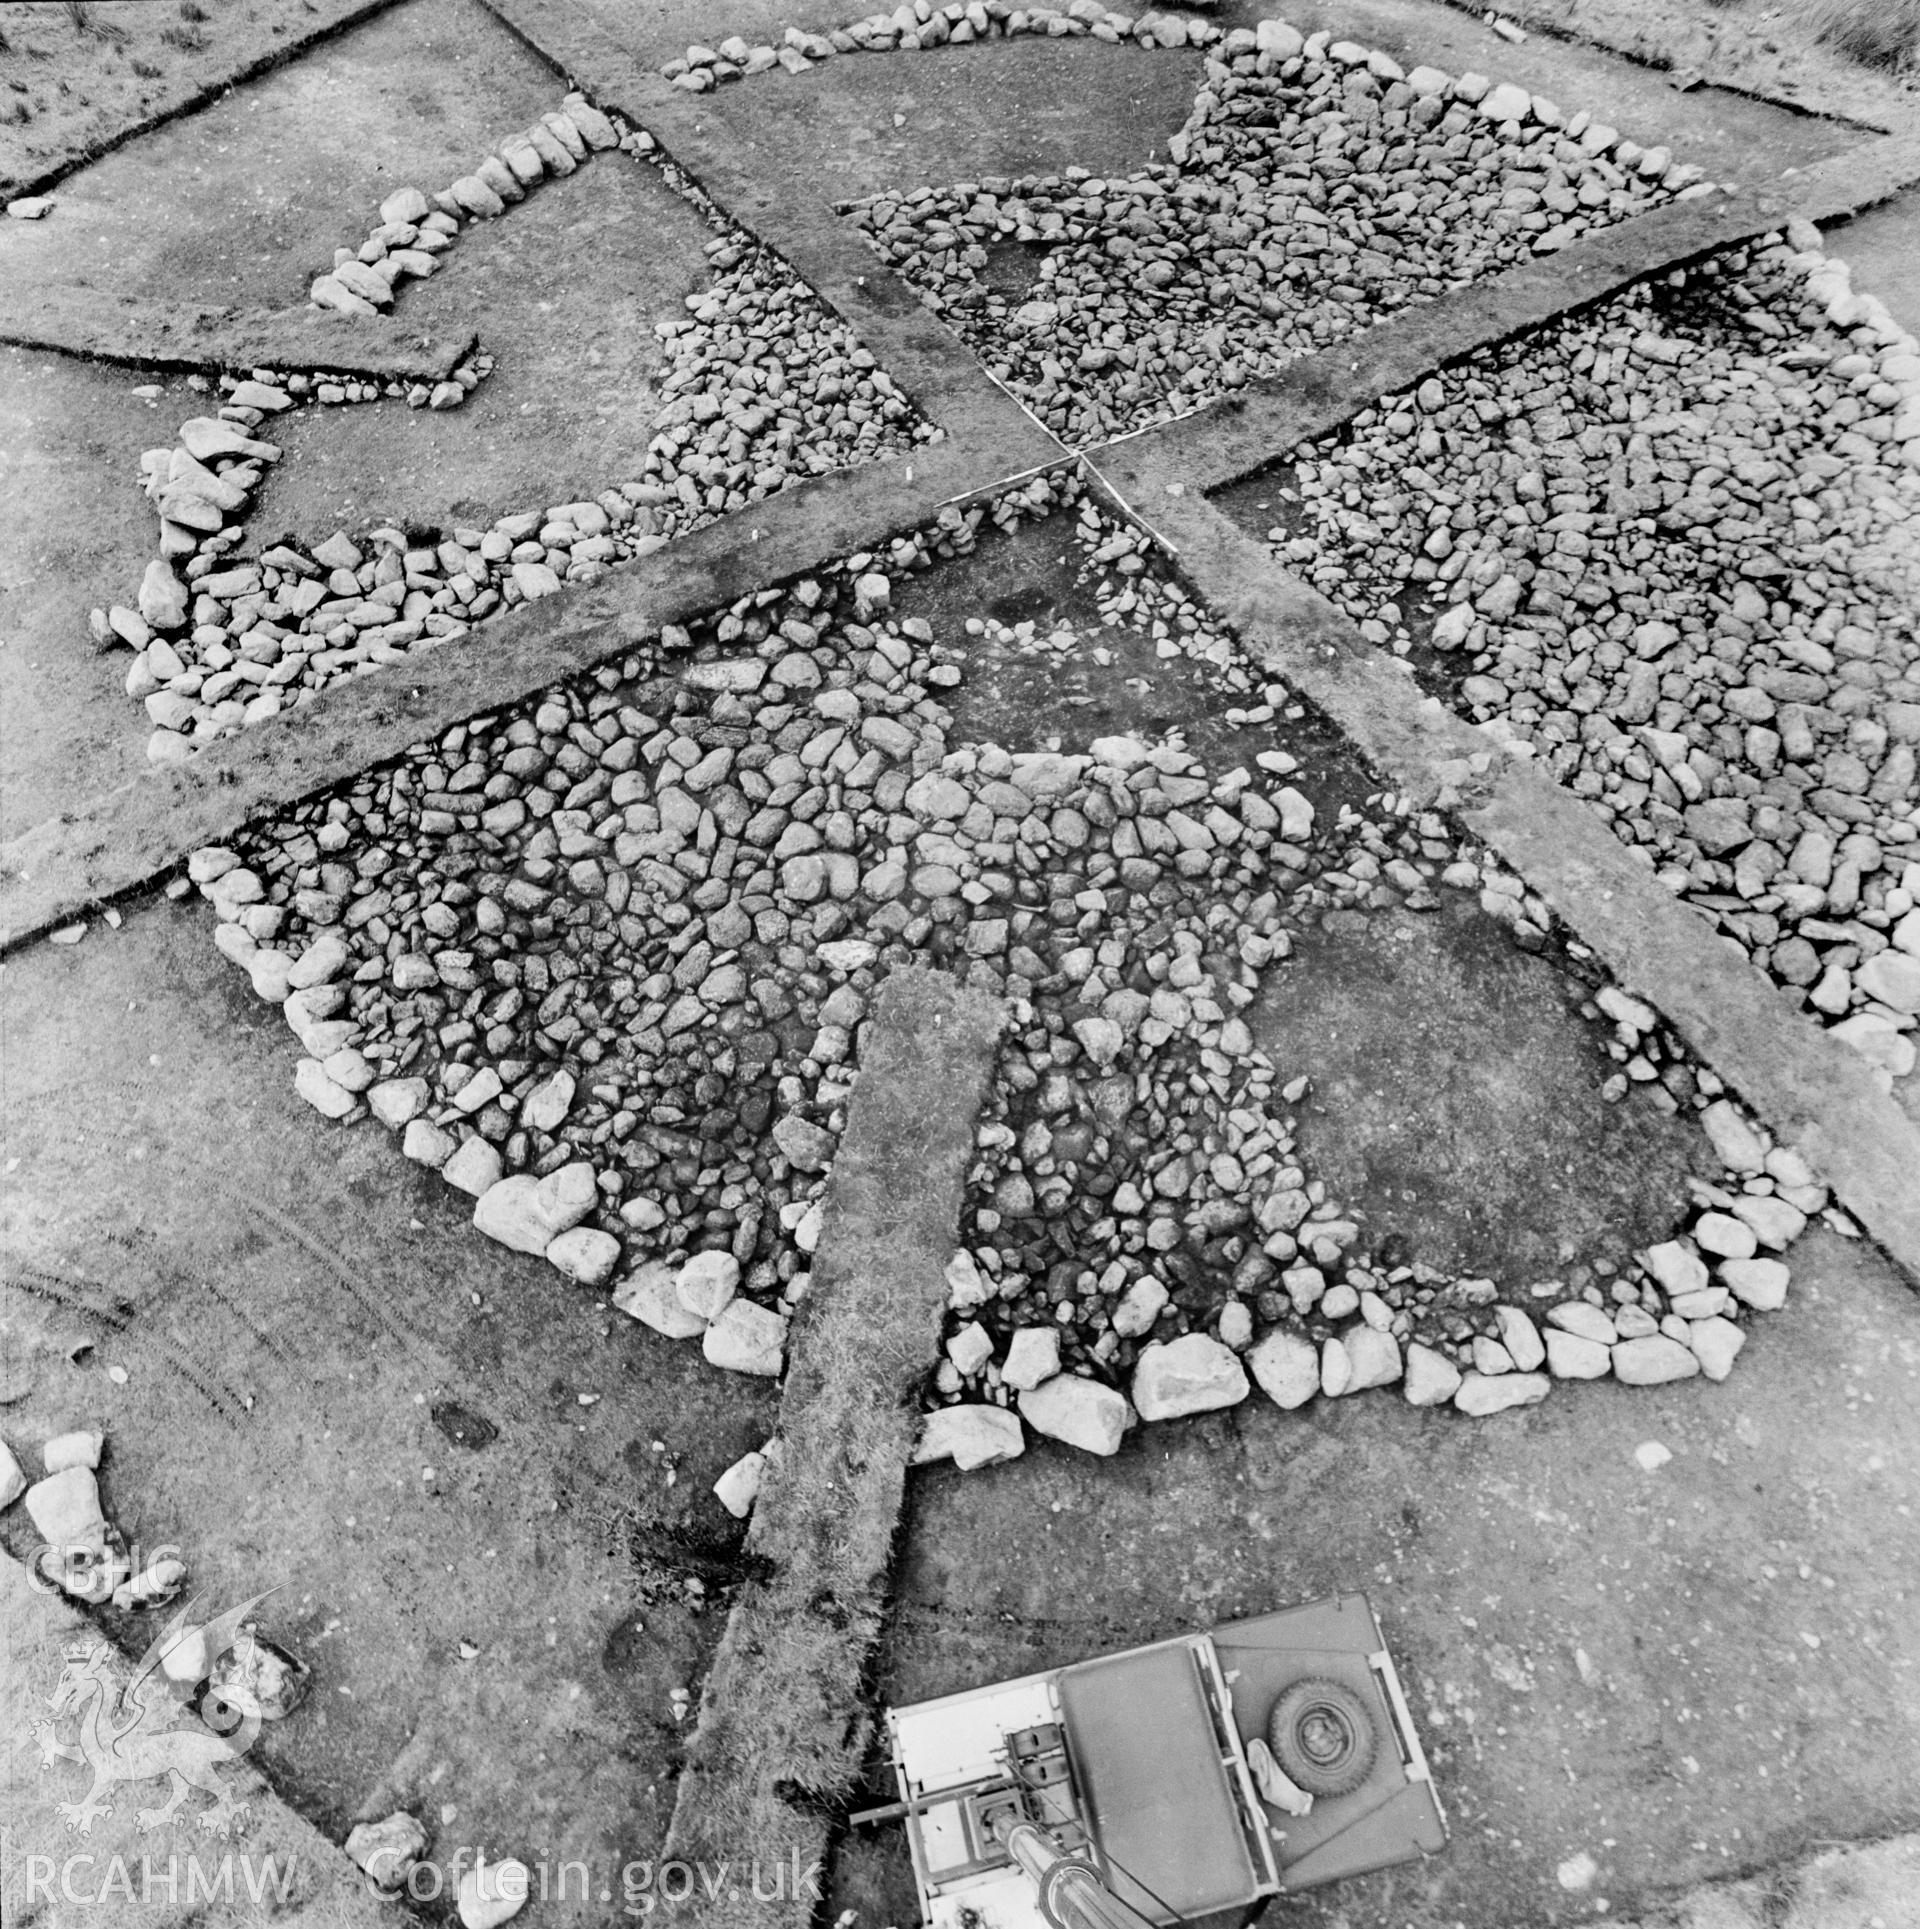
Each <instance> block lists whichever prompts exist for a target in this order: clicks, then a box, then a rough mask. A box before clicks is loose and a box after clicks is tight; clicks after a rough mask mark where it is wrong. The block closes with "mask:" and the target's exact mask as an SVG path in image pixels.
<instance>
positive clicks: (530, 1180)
mask: <svg viewBox="0 0 1920 1929" xmlns="http://www.w3.org/2000/svg"><path fill="white" fill-rule="evenodd" d="M599 1196H600V1194H599V1188H598V1186H597V1185H596V1183H595V1180H594V1171H593V1167H592V1166H591V1165H589V1164H588V1163H587V1162H586V1161H585V1160H584V1159H578V1160H575V1161H574V1163H573V1164H571V1165H563V1166H562V1167H561V1168H560V1169H559V1170H558V1171H557V1172H550V1173H548V1174H547V1176H546V1177H545V1178H544V1179H536V1178H535V1177H534V1176H533V1175H532V1174H531V1173H530V1172H516V1173H514V1174H513V1175H512V1176H511V1177H510V1178H505V1179H502V1180H500V1182H499V1183H498V1184H497V1185H491V1186H489V1187H488V1188H487V1189H486V1191H485V1192H483V1193H482V1194H481V1195H480V1199H479V1202H478V1204H476V1205H475V1207H474V1209H473V1223H474V1224H475V1225H476V1226H477V1227H479V1229H480V1230H481V1231H482V1232H483V1233H485V1234H486V1235H487V1237H488V1238H489V1239H497V1240H498V1241H499V1242H500V1244H501V1245H503V1246H511V1247H512V1248H513V1250H514V1251H515V1252H522V1253H533V1254H534V1255H536V1256H539V1255H542V1254H544V1253H545V1252H546V1250H547V1248H548V1247H549V1246H551V1245H552V1244H553V1242H554V1241H555V1240H556V1239H558V1238H559V1236H560V1235H561V1234H562V1233H563V1232H571V1231H572V1230H573V1228H574V1227H575V1226H577V1225H578V1224H579V1223H580V1222H581V1220H583V1219H584V1218H585V1217H586V1216H587V1214H588V1213H590V1212H591V1211H592V1210H593V1207H594V1202H595V1200H597V1199H598V1198H599Z"/></svg>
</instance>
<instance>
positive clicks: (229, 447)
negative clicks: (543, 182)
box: [93, 97, 939, 763]
mask: <svg viewBox="0 0 1920 1929" xmlns="http://www.w3.org/2000/svg"><path fill="white" fill-rule="evenodd" d="M569 98H570V99H571V98H573V97H569ZM575 111H576V112H578V111H579V109H578V107H577V106H576V109H575ZM623 139H624V144H625V145H627V146H628V148H629V150H630V152H631V153H632V154H633V155H634V157H635V158H636V160H638V159H640V158H641V157H642V156H651V157H652V158H650V159H647V160H646V162H645V164H647V165H654V166H658V167H660V169H661V171H662V172H663V173H664V174H665V175H666V176H667V178H668V179H669V181H670V182H671V184H672V185H673V186H674V187H675V188H676V190H677V191H678V192H680V193H682V194H684V195H686V196H687V197H688V198H690V199H692V200H693V201H694V202H695V203H696V205H698V206H699V207H700V208H701V209H702V211H703V213H704V214H705V216H706V218H707V220H708V222H709V225H711V226H712V227H714V228H715V229H716V230H717V233H716V235H715V238H714V239H713V240H712V241H711V242H709V243H708V245H707V255H708V258H709V260H710V261H711V262H712V264H713V269H714V273H715V280H714V283H713V285H712V286H711V287H709V288H707V289H706V290H704V291H702V292H700V293H698V294H695V295H690V296H688V297H687V302H686V307H687V314H686V315H685V316H684V317H675V318H673V319H670V320H668V321H665V322H662V323H659V324H657V332H658V333H659V335H660V337H661V340H662V345H663V350H664V354H665V357H666V372H665V374H664V376H663V378H662V381H661V385H660V386H661V396H662V400H661V408H660V412H659V415H658V417H657V418H656V421H655V425H654V426H655V434H654V438H653V440H652V443H651V444H650V446H649V448H648V451H647V455H646V457H645V460H644V462H643V463H642V465H641V472H640V474H639V475H638V476H636V477H633V478H631V479H628V480H625V481H622V482H621V483H619V484H618V486H616V487H609V488H607V489H605V490H603V491H601V493H600V494H599V495H598V496H596V497H594V498H592V499H591V500H585V501H577V502H565V503H557V504H553V505H550V506H549V507H548V508H546V509H544V510H528V511H522V512H517V513H515V514H512V515H508V516H505V517H502V518H501V519H500V520H499V521H498V522H497V523H495V524H494V525H493V527H492V528H490V529H484V530H483V529H475V528H465V527H460V528H455V529H453V530H451V531H447V532H444V534H443V535H441V536H440V538H439V539H438V540H429V539H428V538H427V537H426V536H424V535H423V534H422V533H421V532H419V531H409V530H403V529H399V528H394V527H390V526H389V527H381V528H376V529H373V530H371V531H362V532H359V533H358V534H357V536H349V535H348V534H347V532H345V531H344V530H342V531H336V532H335V533H334V534H333V535H331V536H329V537H327V538H326V539H325V540H324V541H320V542H314V543H311V544H309V545H307V546H305V547H302V546H296V545H294V544H291V543H279V544H275V545H273V546H272V547H270V548H268V549H266V550H264V551H262V552H261V553H260V554H259V555H257V556H255V557H252V558H247V557H244V556H243V555H242V554H241V553H240V550H241V545H242V543H243V541H244V536H245V529H244V522H245V517H246V514H247V512H248V508H249V506H250V502H251V497H252V493H253V491H254V489H255V487H256V486H257V484H258V482H259V479H260V475H261V473H262V469H263V466H264V465H265V464H267V463H271V462H274V461H278V460H279V459H280V457H281V454H282V444H280V443H279V442H266V441H261V440H258V439H256V437H255V436H254V434H253V433H252V432H253V431H254V430H256V429H258V428H259V427H260V426H261V425H262V424H263V423H266V422H268V421H273V422H275V423H279V424H284V428H277V429H276V433H284V432H285V431H286V430H292V431H294V432H295V433H296V434H297V430H298V425H299V422H300V408H301V404H303V403H306V404H308V405H311V404H314V403H321V404H324V403H329V402H332V401H337V400H344V399H349V398H348V396H347V393H346V391H345V390H343V389H342V388H341V385H340V384H337V383H333V382H329V381H323V380H319V379H317V378H307V377H304V376H298V375H296V376H289V377H281V376H277V375H275V374H274V372H273V371H271V370H265V369H256V370H254V371H252V373H251V374H250V375H249V376H247V377H245V378H238V377H227V378H223V381H222V384H221V387H222V392H223V394H224V396H225V400H224V401H223V402H222V404H221V406H220V408H219V411H218V415H217V416H213V417H197V418H195V419H194V420H193V421H190V422H188V423H187V424H185V425H184V426H183V428H182V430H181V444H180V446H178V447H176V448H174V449H171V450H165V449H157V450H150V451H149V452H148V453H147V454H146V455H145V456H144V457H143V458H142V470H143V474H144V476H145V478H146V488H147V493H148V495H149V497H150V498H151V499H152V500H153V501H154V502H155V505H156V507H157V508H158V510H159V513H160V518H161V523H160V548H161V555H160V556H159V558H157V559H156V560H155V561H154V562H153V563H152V564H150V565H149V567H148V570H147V573H146V576H145V578H144V579H143V581H142V584H141V589H140V594H139V597H138V599H137V600H138V603H139V608H138V609H137V610H136V609H131V608H125V607H121V606H115V607H114V608H113V609H111V610H104V611H95V612H94V617H93V629H94V635H95V638H96V640H97V641H99V642H100V643H101V644H102V645H103V646H115V645H122V644H124V645H125V646H127V647H129V648H131V649H132V650H134V651H135V653H136V654H135V658H134V661H133V663H132V664H131V665H130V667H129V669H128V672H127V692H128V694H129V695H130V696H133V697H135V698H137V699H138V700H140V701H141V702H143V703H144V705H145V707H146V709H147V713H148V716H149V717H150V719H151V720H152V723H153V725H154V729H153V733H152V735H151V737H150V738H149V740H148V746H147V754H148V756H149V758H150V759H151V760H153V761H154V762H156V763H176V762H181V761H184V760H186V759H187V758H189V757H191V756H192V755H193V753H194V752H195V750H197V749H198V748H199V747H201V746H202V745H204V744H206V743H210V742H213V741H216V740H217V739H219V738H221V737H223V736H228V735H232V734H234V733H236V732H238V731H239V730H242V729H244V728H246V727H247V726H248V725H250V724H254V723H259V722H263V721H265V720H266V719H267V718H269V717H272V716H275V715H277V714H278V713H279V712H280V711H281V710H282V709H285V708H287V707H289V706H294V705H301V704H305V703H307V702H310V701H311V700H312V698H313V697H314V696H315V695H317V694H318V693H319V692H320V691H321V690H323V689H324V688H326V687H327V685H329V684H330V683H333V682H336V681H338V680H339V679H340V678H342V677H347V676H359V675H365V674H367V673H369V672H371V671H373V670H377V669H379V668H382V667H385V666H391V665H393V664H396V663H400V662H403V661H405V659H406V657H407V656H408V654H409V653H411V652H412V651H414V650H419V649H432V648H436V647H438V646H439V645H441V644H444V643H447V642H449V641H452V640H454V639H456V638H459V637H463V636H466V635H468V634H470V633H471V632H472V630H473V629H474V627H475V625H476V624H478V623H480V622H482V621H484V619H485V618H486V617H488V616H489V615H492V614H493V613H495V612H496V611H498V610H501V609H507V608H512V607H513V606H515V605H516V604H518V603H522V602H528V601H534V600H537V599H538V598H540V597H542V596H549V595H552V594H554V593H555V592H556V591H558V590H559V589H561V588H562V587H563V586H564V585H566V584H569V583H590V582H593V581H595V580H596V579H597V578H598V577H600V576H601V575H603V574H604V573H605V572H606V570H608V569H609V568H612V567H615V566H617V565H618V564H620V563H622V562H625V561H627V560H629V559H631V558H634V557H638V556H646V555H649V554H651V553H652V552H653V551H655V550H657V549H659V548H661V547H662V546H664V545H665V544H666V543H667V542H669V541H671V540H672V539H673V537H675V536H677V535H681V534H684V533H685V532H686V531H687V530H689V529H693V528H697V527H699V526H701V525H702V524H704V523H706V522H710V521H712V520H714V519H715V518H716V517H719V516H722V515H725V514H727V513H729V512H730V511H732V510H735V509H738V508H743V507H745V506H746V505H748V504H750V503H753V502H759V501H763V500H765V498H766V497H767V496H769V495H772V494H774V493H775V492H777V491H778V490H780V489H782V488H784V487H786V486H787V484H788V483H789V482H791V481H793V480H796V479H799V478H804V477H806V476H813V475H824V474H826V473H828V472H829V471H831V470H834V469H839V468H844V467H848V466H850V465H852V464H855V463H859V462H866V461H873V460H883V461H884V460H887V459H890V458H891V457H892V456H894V455H895V454H898V453H900V452H902V451H903V450H905V449H908V448H910V447H912V446H913V444H915V443H916V442H921V441H930V440H935V439H938V435H939V431H938V430H936V429H934V428H933V427H931V425H929V424H927V423H926V422H924V421H923V420H921V419H920V418H919V417H918V416H917V415H916V413H915V412H914V410H913V408H912V406H911V404H910V403H909V402H908V401H907V399H906V397H905V396H904V395H903V394H902V393H901V392H900V390H899V389H897V388H896V387H895V386H894V384H893V383H892V381H891V380H890V379H889V377H888V376H887V374H886V372H885V371H884V370H883V369H881V368H880V367H878V365H877V364H876V363H875V361H874V358H873V356H872V355H871V354H870V353H869V352H868V351H867V350H866V349H864V348H862V347H861V346H860V345H859V343H858V342H857V341H856V340H855V339H854V338H853V336H852V334H851V333H850V331H849V330H848V329H847V328H846V327H845V326H844V324H842V323H840V322H839V321H838V320H836V319H834V318H833V317H831V316H830V315H828V314H827V313H826V312H825V311H824V310H823V309H822V308H821V307H820V305H819V303H818V302H817V300H816V299H815V297H814V296H813V295H812V293H811V291H810V290H809V289H807V288H806V287H805V285H804V284H803V283H801V282H800V281H799V280H798V279H797V278H796V277H795V276H794V275H793V273H792V271H791V270H790V269H789V268H787V266H786V264H785V263H784V262H783V261H781V260H780V258H779V257H778V255H776V254H775V253H773V252H772V251H771V250H770V249H767V248H764V247H761V246H760V245H759V244H757V243H755V242H753V241H752V240H751V239H750V238H749V237H748V236H747V235H745V233H744V232H743V231H742V230H740V229H738V228H736V227H734V226H733V225H732V224H731V223H729V222H727V221H726V220H725V219H724V218H723V217H722V216H720V214H719V213H718V211H717V210H716V209H715V208H714V207H713V204H712V203H711V201H710V200H708V198H707V197H706V196H705V195H704V194H702V193H701V192H700V191H699V189H698V188H697V187H695V186H694V185H693V184H692V183H691V182H690V181H689V180H688V178H687V177H686V176H685V175H684V174H683V173H682V172H681V171H680V170H679V169H677V168H675V167H674V166H673V165H672V163H670V162H667V161H664V160H663V159H661V158H659V157H658V156H657V155H655V154H654V150H653V143H652V141H651V138H650V137H649V136H646V135H642V134H630V135H627V136H625V137H623ZM507 145H508V146H509V147H511V145H512V144H511V143H508V144H507ZM408 195H412V196H415V197H416V198H420V197H418V195H417V190H412V189H406V190H402V191H400V193H398V194H396V195H394V196H390V197H389V206H390V207H393V208H395V209H398V208H399V207H400V206H401V205H402V203H403V200H404V198H405V197H406V196H408ZM405 204H406V205H407V206H409V207H410V206H411V205H412V204H411V202H406V203H405ZM373 245H375V244H374V243H372V242H370V243H369V244H368V246H369V247H372V246H373ZM492 368H493V358H492V357H491V356H485V355H482V356H477V357H475V358H473V360H472V361H471V362H470V363H468V364H465V365H463V366H462V367H461V368H459V369H458V370H456V371H455V377H454V379H453V380H452V381H451V382H450V383H448V384H444V385H443V387H442V389H439V390H434V391H431V392H429V391H428V390H426V389H425V388H424V387H422V388H419V389H418V390H417V391H415V392H408V391H404V390H402V389H401V387H400V385H398V384H391V385H389V386H388V388H387V390H386V391H385V392H386V393H387V394H388V395H390V396H395V397H398V396H399V395H401V394H405V396H406V399H407V401H408V403H409V404H410V405H411V406H428V407H442V406H448V405H450V403H451V402H453V401H458V400H459V399H461V398H462V397H464V396H465V395H466V394H468V393H469V392H470V391H471V390H473V389H474V388H476V387H477V386H478V385H479V382H480V381H481V379H482V378H483V377H484V376H485V375H487V374H488V373H490V372H491V370H492ZM196 379H198V378H196ZM373 395H374V390H373V386H372V385H371V384H356V385H355V387H354V391H353V394H352V396H351V399H354V400H361V399H372V398H373Z"/></svg>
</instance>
